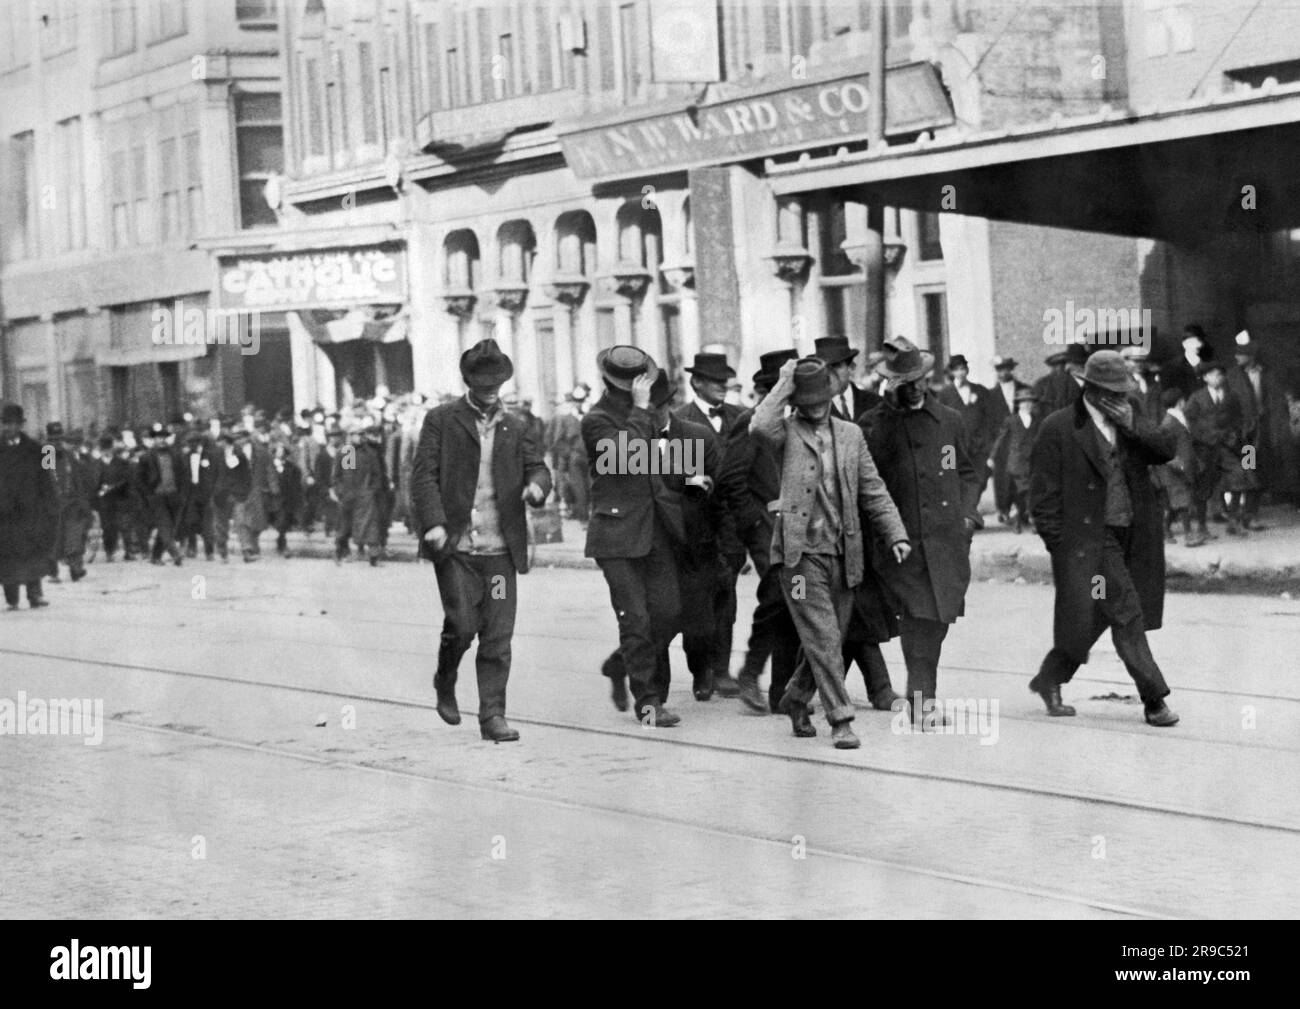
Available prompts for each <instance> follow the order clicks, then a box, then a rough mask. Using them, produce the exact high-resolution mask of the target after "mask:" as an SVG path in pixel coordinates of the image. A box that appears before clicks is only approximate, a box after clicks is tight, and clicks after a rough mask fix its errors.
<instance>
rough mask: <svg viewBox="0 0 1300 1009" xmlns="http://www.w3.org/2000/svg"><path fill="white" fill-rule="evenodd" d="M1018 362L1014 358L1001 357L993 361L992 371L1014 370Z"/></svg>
mask: <svg viewBox="0 0 1300 1009" xmlns="http://www.w3.org/2000/svg"><path fill="white" fill-rule="evenodd" d="M1019 363H1020V362H1019V361H1017V360H1016V359H1015V358H1014V357H1002V356H1001V355H999V356H997V357H995V358H994V359H993V370H994V371H998V370H1000V369H1002V368H1014V367H1015V366H1016V365H1017V364H1019Z"/></svg>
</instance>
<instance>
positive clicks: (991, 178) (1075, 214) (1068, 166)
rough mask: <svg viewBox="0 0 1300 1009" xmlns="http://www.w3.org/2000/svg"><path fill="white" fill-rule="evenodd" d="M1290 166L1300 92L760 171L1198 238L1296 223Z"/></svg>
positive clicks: (806, 183)
mask: <svg viewBox="0 0 1300 1009" xmlns="http://www.w3.org/2000/svg"><path fill="white" fill-rule="evenodd" d="M1298 158H1300V84H1297V85H1287V86H1285V87H1276V88H1259V89H1255V90H1250V91H1243V92H1241V93H1239V94H1237V93H1234V94H1232V95H1227V96H1224V97H1222V98H1219V99H1215V100H1210V101H1206V100H1200V101H1196V102H1187V103H1182V104H1180V105H1177V106H1174V107H1170V108H1167V109H1157V110H1152V111H1145V112H1140V113H1139V112H1128V111H1111V110H1107V109H1103V110H1101V111H1100V112H1099V113H1098V114H1096V115H1093V116H1088V117H1082V118H1077V119H1069V120H1056V121H1053V122H1049V123H1046V124H1037V123H1036V124H1033V125H1031V126H1027V127H1025V128H1022V129H1017V130H1012V131H1007V130H1002V131H999V132H997V133H985V134H974V135H970V134H966V135H963V134H960V133H958V132H956V131H954V132H952V133H950V134H948V135H947V136H944V135H942V134H941V135H940V136H937V137H935V138H933V139H931V138H928V137H923V138H922V139H921V140H920V141H918V142H915V143H910V144H906V145H902V146H897V147H889V148H886V149H884V150H883V151H876V152H864V153H861V154H848V153H846V154H843V155H840V156H836V157H827V158H820V159H818V158H803V159H800V160H799V161H789V162H785V163H780V162H777V161H774V160H772V159H769V160H768V162H767V164H766V166H765V167H766V176H767V180H768V182H769V184H770V185H771V186H772V188H773V189H774V190H775V191H776V192H777V193H782V194H786V193H799V192H811V191H817V190H824V189H845V190H849V189H851V190H854V191H855V192H856V193H857V194H858V196H857V198H859V199H862V200H864V201H867V202H882V203H884V204H886V205H888V206H895V207H905V208H909V209H913V210H930V211H946V212H951V213H958V214H967V215H971V216H975V217H985V218H989V219H991V220H998V221H1015V222H1018V223H1022V224H1034V225H1044V226H1048V227H1059V228H1072V229H1076V230H1082V231H1098V232H1106V233H1110V234H1118V235H1131V236H1138V237H1148V238H1161V239H1169V240H1174V241H1197V240H1202V239H1205V238H1208V237H1210V236H1211V235H1214V234H1221V233H1224V232H1230V231H1240V230H1252V231H1258V232H1266V231H1275V230H1279V229H1282V228H1288V227H1297V226H1300V173H1297V172H1296V170H1295V166H1296V164H1297V163H1300V161H1298V160H1297V159H1298ZM1247 187H1248V188H1247Z"/></svg>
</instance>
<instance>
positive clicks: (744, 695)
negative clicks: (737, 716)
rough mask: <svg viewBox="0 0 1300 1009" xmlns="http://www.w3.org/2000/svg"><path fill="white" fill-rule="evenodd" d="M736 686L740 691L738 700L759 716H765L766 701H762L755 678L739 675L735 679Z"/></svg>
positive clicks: (756, 678) (743, 674)
mask: <svg viewBox="0 0 1300 1009" xmlns="http://www.w3.org/2000/svg"><path fill="white" fill-rule="evenodd" d="M736 686H737V688H738V689H739V690H740V700H741V703H742V704H744V705H745V707H747V708H749V709H750V710H751V711H755V712H757V713H758V714H760V715H766V714H767V701H765V700H763V695H762V694H761V693H760V692H759V689H758V677H757V676H749V675H747V674H745V673H741V674H740V675H739V676H738V677H737V678H736Z"/></svg>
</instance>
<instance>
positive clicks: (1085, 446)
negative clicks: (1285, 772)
mask: <svg viewBox="0 0 1300 1009" xmlns="http://www.w3.org/2000/svg"><path fill="white" fill-rule="evenodd" d="M1130 402H1132V403H1133V430H1132V432H1124V431H1121V432H1119V439H1120V445H1121V449H1122V452H1123V463H1122V465H1123V467H1124V481H1125V483H1126V484H1127V486H1128V491H1129V498H1130V501H1131V503H1132V509H1133V520H1132V526H1131V536H1130V541H1129V550H1128V554H1127V556H1126V558H1125V562H1126V566H1127V567H1128V570H1129V573H1130V574H1131V575H1132V578H1133V586H1134V588H1135V589H1136V590H1137V595H1138V600H1139V602H1140V604H1141V606H1142V618H1143V623H1144V624H1145V626H1146V628H1147V630H1155V629H1157V628H1158V627H1160V624H1161V622H1162V620H1163V617H1164V603H1165V538H1164V517H1163V511H1162V509H1161V507H1160V502H1159V499H1158V498H1157V496H1156V487H1155V484H1154V483H1153V482H1152V480H1151V474H1150V467H1152V466H1159V465H1161V464H1162V463H1166V462H1168V461H1169V460H1170V459H1172V458H1173V457H1174V446H1173V444H1172V442H1171V439H1170V438H1169V436H1168V435H1166V434H1164V433H1163V432H1161V430H1160V429H1159V428H1158V427H1157V426H1156V425H1155V424H1154V423H1153V422H1152V421H1151V420H1150V419H1149V418H1147V417H1145V416H1143V415H1142V413H1141V410H1140V407H1139V405H1138V403H1137V401H1136V399H1131V400H1130ZM1100 437H1101V434H1100V432H1098V431H1097V429H1096V425H1095V424H1093V422H1092V419H1091V418H1090V417H1089V416H1088V411H1087V409H1086V408H1085V407H1084V404H1083V399H1082V398H1080V399H1079V400H1078V401H1077V402H1076V403H1075V405H1074V408H1073V409H1071V410H1058V411H1057V412H1056V413H1054V414H1052V416H1050V417H1048V418H1047V419H1046V420H1045V421H1043V429H1042V430H1041V431H1040V432H1039V434H1038V440H1037V441H1036V442H1035V443H1034V451H1033V456H1032V459H1031V474H1030V482H1029V512H1030V514H1031V515H1032V516H1033V519H1034V528H1035V530H1036V531H1037V532H1038V535H1039V536H1041V537H1042V538H1043V542H1044V543H1045V544H1046V545H1047V549H1048V551H1049V552H1050V553H1051V555H1052V580H1053V582H1055V584H1056V611H1055V618H1054V621H1053V634H1052V636H1053V642H1054V644H1055V647H1056V648H1059V649H1061V650H1062V651H1063V652H1065V653H1066V654H1067V655H1068V656H1069V657H1070V659H1071V660H1072V661H1075V662H1080V663H1083V662H1087V661H1088V650H1089V648H1091V646H1092V643H1093V641H1095V640H1096V637H1097V635H1096V622H1097V621H1098V620H1100V619H1104V618H1103V617H1102V616H1101V614H1100V611H1099V609H1098V607H1097V600H1095V599H1094V598H1093V591H1094V585H1095V583H1094V581H1093V579H1094V578H1096V577H1097V576H1099V575H1100V574H1101V570H1102V567H1101V559H1102V550H1103V547H1104V544H1105V541H1106V462H1105V459H1104V458H1103V456H1102V454H1101V446H1100V444H1099V442H1098V438H1100Z"/></svg>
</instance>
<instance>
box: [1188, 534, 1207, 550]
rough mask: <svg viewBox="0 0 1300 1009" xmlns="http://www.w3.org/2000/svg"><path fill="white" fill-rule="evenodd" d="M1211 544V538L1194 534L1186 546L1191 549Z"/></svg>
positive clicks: (1190, 536) (1189, 537)
mask: <svg viewBox="0 0 1300 1009" xmlns="http://www.w3.org/2000/svg"><path fill="white" fill-rule="evenodd" d="M1207 542H1209V537H1207V536H1206V535H1205V534H1204V533H1192V534H1191V535H1189V536H1188V537H1187V543H1186V545H1187V546H1189V547H1203V546H1205V544H1206V543H1207Z"/></svg>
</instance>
